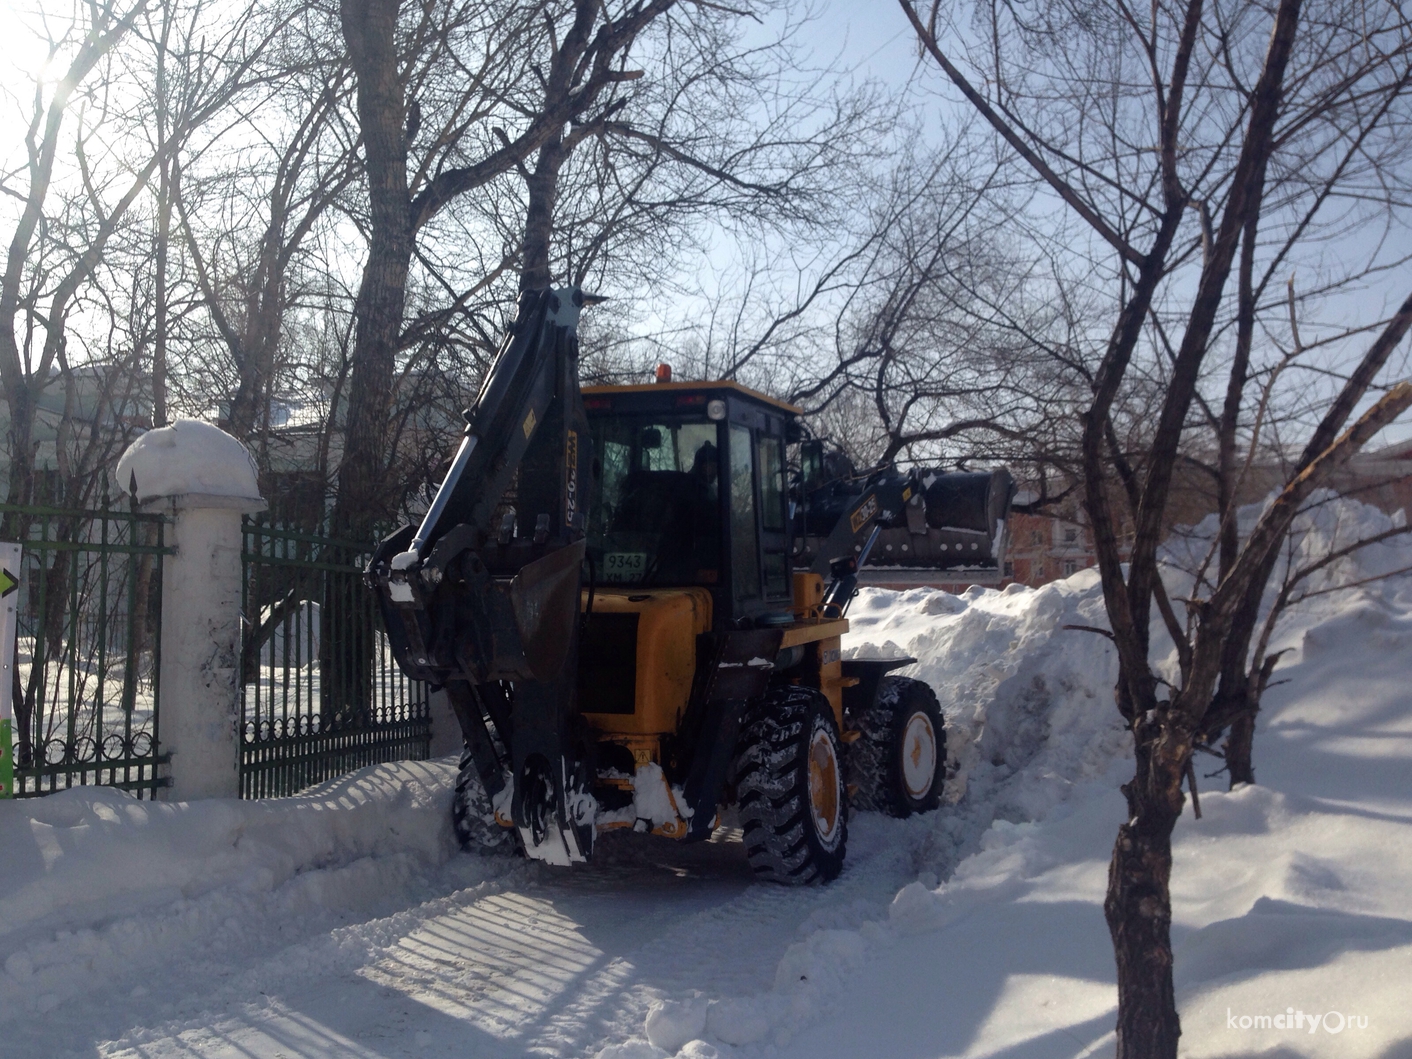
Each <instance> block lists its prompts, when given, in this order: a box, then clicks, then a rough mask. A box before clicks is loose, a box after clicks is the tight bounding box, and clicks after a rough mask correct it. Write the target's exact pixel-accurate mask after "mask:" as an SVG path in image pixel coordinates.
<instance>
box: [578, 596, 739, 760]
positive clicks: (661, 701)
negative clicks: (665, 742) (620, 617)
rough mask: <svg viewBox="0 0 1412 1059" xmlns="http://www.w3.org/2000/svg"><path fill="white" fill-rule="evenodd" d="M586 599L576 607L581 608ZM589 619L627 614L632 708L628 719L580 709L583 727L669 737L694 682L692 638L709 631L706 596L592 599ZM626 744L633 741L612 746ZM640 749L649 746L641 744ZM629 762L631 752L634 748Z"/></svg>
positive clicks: (582, 706) (609, 732)
mask: <svg viewBox="0 0 1412 1059" xmlns="http://www.w3.org/2000/svg"><path fill="white" fill-rule="evenodd" d="M587 603H588V593H586V592H585V593H584V595H583V598H582V604H583V605H585V606H586V605H587ZM593 610H594V613H595V614H633V613H636V614H637V615H638V619H637V686H636V692H635V695H634V702H635V704H636V708H635V709H634V711H633V712H632V713H630V714H629V713H594V712H593V704H592V702H583V703H581V704H580V707H579V708H580V710H581V711H582V712H583V715H584V717H585V718H586V719H587V721H588V723H589V724H590V725H592V726H593V727H594V728H595V729H597V730H598V731H600V732H602V733H604V734H605V735H614V736H619V735H620V736H653V737H655V736H658V735H661V734H663V733H666V732H674V731H676V729H677V725H678V724H679V723H680V722H681V715H682V713H683V712H684V711H685V710H686V704H687V700H688V699H689V698H690V697H691V682H692V680H693V679H694V678H695V676H696V637H697V636H698V635H700V634H701V633H704V632H709V631H710V629H711V593H709V592H707V591H706V590H705V589H704V588H671V589H661V588H658V589H650V588H649V589H641V590H635V591H632V592H604V591H603V590H602V589H599V590H598V591H596V592H595V593H594V596H593ZM615 742H625V743H628V744H631V743H634V742H637V740H615ZM642 742H643V744H644V746H643V749H644V750H645V749H646V745H647V744H648V743H652V744H655V738H654V739H652V740H650V741H649V740H643V741H642ZM633 749H634V756H635V757H637V756H639V755H638V754H637V753H636V750H637V748H636V747H634V748H633Z"/></svg>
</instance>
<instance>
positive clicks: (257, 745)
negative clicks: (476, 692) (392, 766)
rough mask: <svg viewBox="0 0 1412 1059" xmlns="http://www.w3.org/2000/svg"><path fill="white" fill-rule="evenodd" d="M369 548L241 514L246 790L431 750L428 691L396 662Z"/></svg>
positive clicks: (281, 788)
mask: <svg viewBox="0 0 1412 1059" xmlns="http://www.w3.org/2000/svg"><path fill="white" fill-rule="evenodd" d="M370 552H371V548H370V547H369V546H368V545H366V544H359V543H356V542H352V541H342V540H337V539H335V538H332V537H326V536H322V535H319V534H314V533H306V532H302V531H299V530H295V529H289V528H286V527H283V526H278V525H271V524H270V523H269V522H268V521H267V520H266V519H265V518H263V517H259V516H248V517H247V518H246V519H245V522H244V527H243V547H242V549H241V556H242V561H243V565H244V571H245V579H244V592H243V598H242V609H241V613H242V614H243V616H244V619H243V624H242V630H243V632H242V645H241V687H242V691H241V754H240V787H241V794H242V796H243V797H246V798H264V797H274V796H281V795H287V794H293V793H295V792H296V791H298V790H301V789H302V788H304V787H307V786H309V785H310V784H313V783H318V782H320V781H322V780H326V779H331V778H332V777H334V776H338V775H342V774H343V773H345V772H349V771H352V770H353V769H356V768H361V767H362V766H364V765H372V764H377V763H379V762H384V761H396V760H401V759H422V758H426V757H427V756H428V754H429V752H430V747H431V719H430V708H429V702H428V698H427V688H426V686H425V685H424V684H421V683H420V682H418V681H413V680H409V679H408V678H407V677H406V676H405V675H403V673H402V671H401V670H399V669H398V668H397V665H396V663H395V662H394V661H393V659H392V652H391V650H390V649H389V647H388V644H387V637H386V635H385V634H384V632H383V629H382V619H381V616H380V614H379V613H378V609H377V600H376V598H375V597H374V596H373V594H372V592H371V591H369V590H368V588H367V587H366V586H365V585H364V584H363V581H362V571H363V567H364V565H365V564H366V563H367V560H368V556H369V554H370Z"/></svg>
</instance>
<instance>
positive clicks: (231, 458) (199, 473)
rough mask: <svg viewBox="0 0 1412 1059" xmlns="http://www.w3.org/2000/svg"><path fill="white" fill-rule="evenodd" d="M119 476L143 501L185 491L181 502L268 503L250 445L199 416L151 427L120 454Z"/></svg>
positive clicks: (256, 507) (256, 505)
mask: <svg viewBox="0 0 1412 1059" xmlns="http://www.w3.org/2000/svg"><path fill="white" fill-rule="evenodd" d="M117 476H118V483H119V485H120V486H121V487H122V488H124V489H129V490H131V491H132V492H134V493H136V495H137V499H138V501H139V502H141V503H147V502H148V501H151V500H155V499H158V498H161V497H186V498H188V500H187V503H185V504H183V505H181V506H183V507H188V506H189V507H244V508H248V509H249V510H260V509H262V508H263V507H264V501H263V500H262V499H261V498H260V487H259V485H258V483H257V480H256V471H255V461H254V460H253V459H251V457H250V453H249V451H248V450H247V449H246V448H245V446H244V445H242V444H241V443H240V442H239V440H237V439H236V438H234V437H232V436H231V435H230V434H227V433H226V432H225V431H224V430H222V429H221V428H220V427H217V426H214V425H212V424H210V423H203V422H201V421H200V420H198V419H178V420H177V421H176V422H175V423H173V424H172V425H171V426H169V427H158V428H157V429H155V430H149V431H147V433H145V434H143V435H142V436H141V437H140V438H138V439H137V440H136V441H134V442H133V443H132V444H131V445H129V446H128V447H127V451H125V452H124V453H123V454H122V457H121V458H120V459H119V460H118V468H117ZM198 498H199V501H198ZM213 500H220V501H224V502H218V503H211V502H210V501H213ZM193 501H197V502H195V503H193Z"/></svg>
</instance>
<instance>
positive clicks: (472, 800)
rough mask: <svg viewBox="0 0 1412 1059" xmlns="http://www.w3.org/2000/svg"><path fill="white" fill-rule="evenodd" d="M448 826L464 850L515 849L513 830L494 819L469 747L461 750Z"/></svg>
mask: <svg viewBox="0 0 1412 1059" xmlns="http://www.w3.org/2000/svg"><path fill="white" fill-rule="evenodd" d="M451 825H452V827H453V828H454V829H455V831H456V841H457V842H459V843H460V844H461V848H462V849H464V850H466V851H467V852H468V853H483V854H484V853H501V854H503V853H513V852H515V832H514V831H512V830H511V829H510V828H508V827H501V826H500V825H499V824H497V823H496V822H495V807H494V806H493V805H491V802H490V796H489V795H488V794H486V793H485V784H484V783H482V782H481V778H480V773H479V772H477V771H476V763H475V759H474V758H472V757H471V752H470V751H469V750H467V751H465V752H464V753H462V755H461V767H460V771H459V772H457V774H456V793H455V796H454V797H453V798H452V801H451Z"/></svg>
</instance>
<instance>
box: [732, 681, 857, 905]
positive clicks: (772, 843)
mask: <svg viewBox="0 0 1412 1059" xmlns="http://www.w3.org/2000/svg"><path fill="white" fill-rule="evenodd" d="M842 760H843V755H842V747H841V743H840V740H839V736H838V726H837V725H836V724H834V719H833V710H832V708H831V707H830V706H829V701H828V699H826V698H824V696H823V695H821V694H819V692H817V691H815V690H814V689H812V688H802V687H785V688H778V689H773V690H771V691H770V692H768V693H767V694H766V695H765V696H764V698H763V699H761V700H760V701H759V702H758V703H756V704H755V705H753V706H752V707H751V709H750V710H749V711H748V712H747V714H746V716H745V719H744V722H743V724H742V725H741V733H740V740H739V743H738V744H737V751H736V762H735V770H734V771H735V786H736V792H737V794H738V796H739V805H740V823H741V827H742V829H743V830H744V832H745V836H744V837H745V852H746V856H747V857H748V858H749V860H750V867H751V868H752V869H754V871H755V874H756V875H757V876H759V877H760V878H762V879H770V880H772V881H774V882H780V883H785V884H787V885H791V886H799V885H803V884H805V883H812V882H829V881H830V880H832V879H835V878H837V877H838V873H839V872H840V871H842V870H843V857H844V851H845V847H846V845H847V841H848V820H847V817H848V811H847V810H848V805H847V794H846V791H845V788H844V783H843V767H842Z"/></svg>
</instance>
